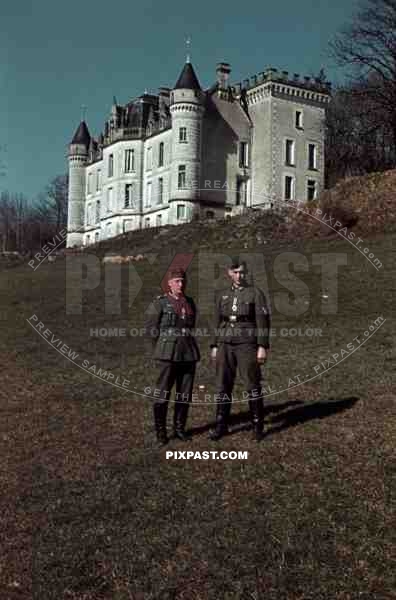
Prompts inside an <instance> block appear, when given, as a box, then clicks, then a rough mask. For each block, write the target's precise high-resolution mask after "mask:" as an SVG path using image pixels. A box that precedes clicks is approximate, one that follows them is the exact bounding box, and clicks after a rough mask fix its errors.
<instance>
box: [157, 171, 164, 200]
mask: <svg viewBox="0 0 396 600" xmlns="http://www.w3.org/2000/svg"><path fill="white" fill-rule="evenodd" d="M163 200H164V180H163V179H162V177H160V178H159V179H158V198H157V204H162V202H163Z"/></svg>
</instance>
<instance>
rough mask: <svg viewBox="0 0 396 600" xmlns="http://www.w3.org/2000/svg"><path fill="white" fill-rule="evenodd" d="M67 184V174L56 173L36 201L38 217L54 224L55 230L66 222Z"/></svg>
mask: <svg viewBox="0 0 396 600" xmlns="http://www.w3.org/2000/svg"><path fill="white" fill-rule="evenodd" d="M68 186H69V178H68V176H67V175H58V176H57V177H55V178H54V179H52V181H50V183H49V184H48V185H47V187H46V189H45V192H43V193H41V194H40V195H39V199H38V203H37V215H38V217H39V218H40V219H43V220H44V221H45V222H46V223H48V224H51V225H54V226H55V228H56V230H57V231H58V230H59V229H61V228H62V227H63V226H64V225H66V223H67V198H68Z"/></svg>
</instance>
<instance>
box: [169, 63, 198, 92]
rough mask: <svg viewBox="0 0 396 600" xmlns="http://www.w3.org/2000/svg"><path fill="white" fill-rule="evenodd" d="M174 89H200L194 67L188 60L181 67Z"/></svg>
mask: <svg viewBox="0 0 396 600" xmlns="http://www.w3.org/2000/svg"><path fill="white" fill-rule="evenodd" d="M173 89H174V90H181V89H184V90H200V89H201V86H200V85H199V81H198V77H197V76H196V74H195V71H194V67H193V66H192V64H191V63H190V62H186V64H185V65H184V67H183V70H182V72H181V73H180V77H179V79H178V80H177V82H176V85H175V87H174V88H173Z"/></svg>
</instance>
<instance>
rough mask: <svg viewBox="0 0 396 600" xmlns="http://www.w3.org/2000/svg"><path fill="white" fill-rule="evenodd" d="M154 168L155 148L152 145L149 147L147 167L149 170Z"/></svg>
mask: <svg viewBox="0 0 396 600" xmlns="http://www.w3.org/2000/svg"><path fill="white" fill-rule="evenodd" d="M152 168H153V149H152V148H151V146H150V148H147V154H146V169H147V170H148V171H149V170H150V169H152Z"/></svg>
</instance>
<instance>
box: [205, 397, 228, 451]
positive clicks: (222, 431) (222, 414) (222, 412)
mask: <svg viewBox="0 0 396 600" xmlns="http://www.w3.org/2000/svg"><path fill="white" fill-rule="evenodd" d="M230 412H231V402H218V404H217V410H216V427H215V429H214V430H212V431H211V432H210V433H209V439H210V440H212V441H213V442H217V441H218V440H220V439H221V438H222V437H223V436H225V435H226V433H228V419H229V416H230Z"/></svg>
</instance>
